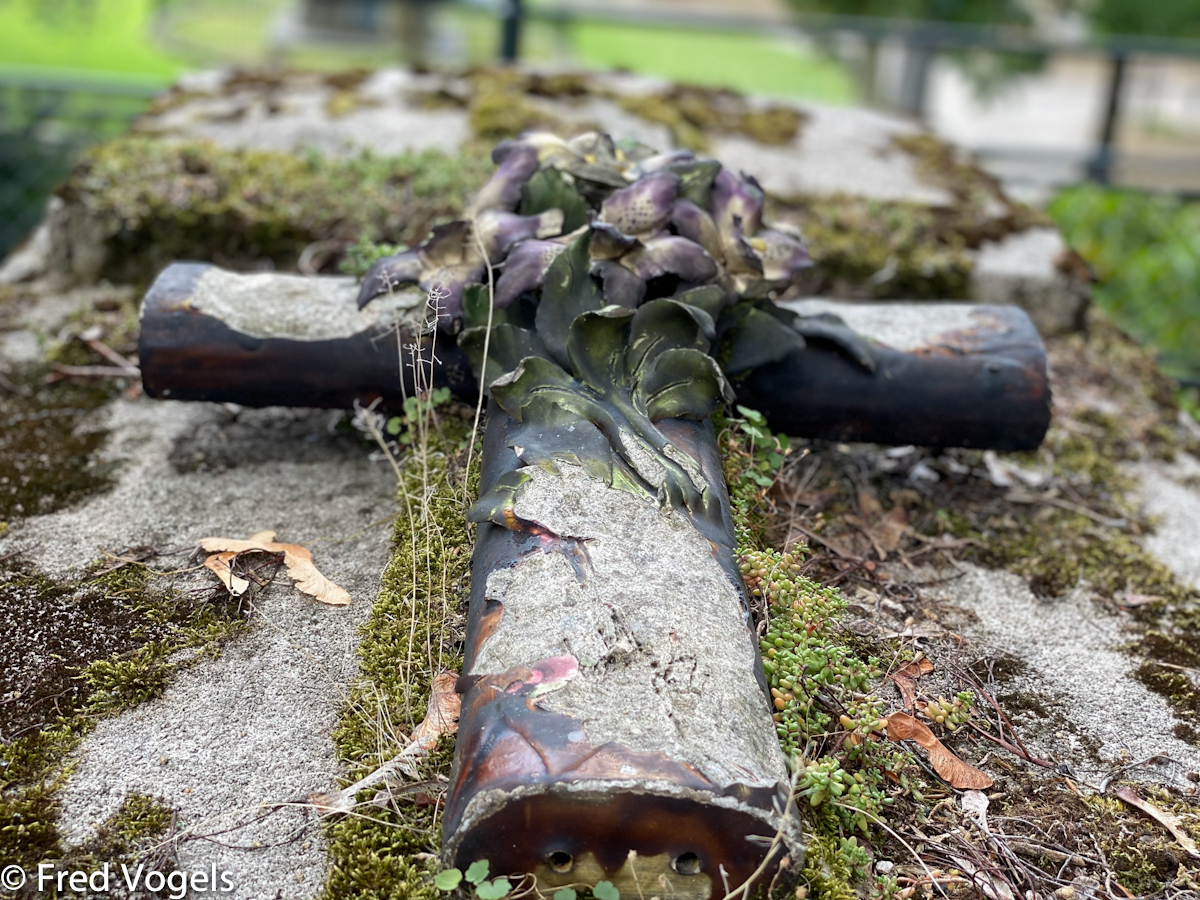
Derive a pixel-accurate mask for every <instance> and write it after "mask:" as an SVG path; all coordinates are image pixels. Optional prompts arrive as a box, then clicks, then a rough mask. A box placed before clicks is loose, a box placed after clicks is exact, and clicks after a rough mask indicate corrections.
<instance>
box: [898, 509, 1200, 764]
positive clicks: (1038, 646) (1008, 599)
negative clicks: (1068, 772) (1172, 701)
mask: <svg viewBox="0 0 1200 900" xmlns="http://www.w3.org/2000/svg"><path fill="white" fill-rule="evenodd" d="M1197 526H1200V517H1197V518H1196V519H1193V520H1192V529H1193V533H1194V531H1195V528H1196V527H1197ZM959 568H960V569H961V570H962V571H963V572H964V573H965V574H964V575H963V577H961V578H959V579H956V580H954V581H950V582H947V583H946V584H944V585H939V586H936V587H931V588H923V589H922V594H923V595H925V596H928V597H929V598H931V599H935V600H938V601H941V602H944V603H950V604H952V605H955V606H958V607H962V608H964V609H966V610H969V611H970V612H971V613H973V614H974V615H975V616H977V617H978V620H977V621H976V622H975V623H974V624H971V625H968V626H967V627H965V628H963V629H962V630H963V633H964V634H965V635H966V636H967V637H968V638H969V639H971V640H972V641H973V642H974V643H975V644H976V645H977V647H979V648H985V649H989V650H992V651H999V652H1002V653H1005V654H1008V655H1010V656H1012V657H1015V658H1016V659H1018V660H1020V662H1021V663H1022V664H1023V665H1019V666H1018V670H1017V671H1016V672H1015V673H1007V672H1006V674H1005V676H1004V677H1003V678H1002V679H999V681H1000V684H999V686H993V691H994V692H995V693H997V694H998V695H999V696H998V698H997V699H998V700H999V702H1000V704H1001V706H1002V707H1006V704H1005V698H1006V697H1010V696H1013V695H1018V696H1019V695H1030V696H1033V697H1036V698H1037V701H1038V702H1039V703H1040V704H1041V706H1042V708H1043V709H1044V710H1045V711H1046V714H1045V715H1044V716H1043V715H1041V714H1035V713H1033V712H1032V711H1028V710H1025V711H1020V705H1019V704H1008V705H1007V708H1008V709H1009V710H1010V711H1012V712H1011V717H1012V718H1013V720H1014V724H1015V725H1016V726H1017V729H1018V731H1019V733H1020V734H1021V736H1022V739H1023V740H1024V742H1025V744H1026V745H1027V746H1028V748H1029V750H1030V752H1032V753H1033V754H1034V755H1035V756H1039V757H1040V758H1042V759H1047V760H1052V761H1055V762H1066V763H1068V764H1069V765H1070V766H1071V768H1072V770H1073V771H1074V772H1075V773H1076V774H1077V775H1078V776H1079V777H1080V778H1082V779H1083V780H1084V782H1086V783H1089V784H1092V785H1099V784H1100V783H1101V782H1102V781H1103V780H1104V778H1105V776H1106V775H1108V774H1109V773H1110V772H1111V771H1112V770H1113V768H1114V767H1115V766H1117V765H1119V764H1121V763H1122V762H1128V761H1131V760H1144V759H1147V758H1149V757H1151V756H1154V755H1155V754H1160V753H1161V754H1166V755H1167V756H1170V757H1171V758H1172V759H1174V760H1175V761H1176V762H1178V763H1180V764H1181V765H1183V766H1185V767H1186V768H1187V769H1188V770H1190V771H1200V749H1198V748H1196V747H1195V746H1193V745H1191V744H1188V743H1186V742H1184V741H1181V740H1180V739H1179V738H1177V737H1175V735H1174V734H1173V733H1172V730H1173V729H1174V727H1175V726H1176V724H1177V720H1176V718H1175V716H1174V715H1173V714H1172V713H1171V710H1170V709H1169V708H1168V706H1167V704H1166V701H1165V700H1164V699H1163V698H1162V697H1160V696H1159V695H1158V694H1155V693H1153V692H1152V691H1150V690H1149V689H1147V688H1146V687H1144V686H1143V685H1142V684H1141V682H1139V681H1137V680H1136V679H1135V678H1134V677H1133V671H1134V669H1136V668H1137V666H1138V660H1136V659H1135V658H1134V657H1132V656H1130V655H1129V654H1128V653H1126V652H1123V650H1122V647H1123V646H1124V645H1125V644H1126V643H1127V642H1128V640H1129V637H1130V635H1129V634H1128V633H1127V632H1125V630H1124V628H1125V625H1126V619H1124V618H1122V617H1121V616H1120V615H1118V614H1114V613H1106V612H1104V611H1103V610H1102V609H1101V607H1100V605H1099V604H1097V603H1095V602H1094V601H1093V599H1092V598H1091V596H1090V593H1089V592H1088V591H1087V590H1086V589H1080V590H1076V591H1072V592H1071V593H1068V594H1065V595H1063V596H1061V597H1054V598H1051V599H1048V600H1045V599H1041V598H1039V597H1037V596H1035V595H1034V594H1033V592H1032V591H1030V589H1029V586H1028V585H1027V584H1026V582H1025V580H1024V579H1022V578H1021V577H1019V576H1017V575H1013V574H1012V573H1010V572H1002V571H995V570H989V569H983V568H980V567H978V566H974V565H969V564H961V563H960V564H959ZM1014 707H1016V710H1013V708H1014Z"/></svg>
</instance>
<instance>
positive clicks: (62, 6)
mask: <svg viewBox="0 0 1200 900" xmlns="http://www.w3.org/2000/svg"><path fill="white" fill-rule="evenodd" d="M154 5H155V2H154V0H92V2H91V3H89V4H86V5H81V4H76V3H63V2H46V0H7V2H3V3H0V65H3V66H21V67H25V66H51V67H55V68H69V69H90V70H97V69H98V70H103V71H105V72H110V73H120V74H125V75H141V76H149V77H152V78H155V79H157V80H161V81H163V82H168V81H170V80H171V79H172V78H173V77H174V76H176V75H177V74H179V72H181V71H182V70H183V65H182V63H181V61H180V60H178V59H175V58H173V57H172V56H171V55H170V54H168V53H165V52H163V51H162V50H160V49H159V48H157V47H155V46H154V44H153V43H152V42H151V40H150V37H149V23H150V17H151V12H152V10H153V7H154Z"/></svg>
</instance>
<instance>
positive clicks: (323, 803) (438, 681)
mask: <svg viewBox="0 0 1200 900" xmlns="http://www.w3.org/2000/svg"><path fill="white" fill-rule="evenodd" d="M457 684H458V675H456V674H455V673H454V672H441V673H439V674H437V675H435V676H433V685H432V690H431V692H430V695H429V709H427V710H426V711H425V718H424V719H422V720H421V724H420V725H418V726H417V727H416V728H414V729H413V732H412V735H410V737H411V740H410V741H409V743H408V746H406V747H405V748H404V749H403V750H401V751H400V752H399V753H397V754H396V755H395V756H393V757H392V758H391V759H390V760H388V761H387V762H386V763H384V764H383V765H382V766H380V767H379V768H378V769H376V770H375V771H374V772H372V773H371V774H370V775H368V776H366V777H365V778H361V779H359V780H358V781H356V782H354V784H352V785H350V786H349V787H345V788H342V789H341V790H340V791H334V792H332V793H322V794H311V795H309V798H308V802H309V803H311V804H312V805H313V806H315V807H316V808H317V811H318V812H320V813H321V814H322V815H329V814H330V813H348V812H351V811H353V809H354V798H355V796H357V794H358V792H359V791H362V790H365V789H366V788H369V787H373V786H374V785H377V784H380V783H381V782H385V781H387V780H388V779H389V778H390V777H391V776H392V774H393V773H394V772H396V771H397V770H400V771H402V772H403V773H404V774H406V775H408V776H410V777H415V775H416V771H417V769H416V761H417V760H418V759H420V758H421V757H423V756H426V755H428V753H429V751H431V750H432V749H433V748H434V747H436V746H437V742H438V738H440V737H441V736H442V735H443V734H454V733H455V732H456V731H458V717H459V713H460V712H461V709H462V697H460V696H459V694H458V692H457V691H456V690H455V685H457Z"/></svg>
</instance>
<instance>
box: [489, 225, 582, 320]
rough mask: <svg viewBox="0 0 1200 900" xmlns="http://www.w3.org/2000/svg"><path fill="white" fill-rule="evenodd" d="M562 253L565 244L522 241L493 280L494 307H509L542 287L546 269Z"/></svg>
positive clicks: (510, 253) (511, 252)
mask: <svg viewBox="0 0 1200 900" xmlns="http://www.w3.org/2000/svg"><path fill="white" fill-rule="evenodd" d="M565 249H566V245H565V244H559V243H556V242H554V241H538V240H532V241H521V242H520V243H519V244H517V245H515V246H514V247H513V248H512V250H511V251H510V252H509V254H508V259H507V260H505V262H504V271H503V272H501V274H500V277H499V278H498V279H496V305H497V306H499V307H501V308H503V307H506V306H509V305H510V304H511V303H512V302H513V301H514V300H516V299H517V297H519V296H520V295H521V294H523V293H525V291H532V290H534V289H535V288H539V287H541V285H542V279H544V278H545V277H546V269H548V268H550V263H552V262H554V259H555V257H557V256H558V254H560V253H562V252H563V250H565Z"/></svg>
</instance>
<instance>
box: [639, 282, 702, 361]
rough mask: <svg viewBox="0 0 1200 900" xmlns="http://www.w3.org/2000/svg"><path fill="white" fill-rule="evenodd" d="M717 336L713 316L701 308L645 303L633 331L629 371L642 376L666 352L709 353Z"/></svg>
mask: <svg viewBox="0 0 1200 900" xmlns="http://www.w3.org/2000/svg"><path fill="white" fill-rule="evenodd" d="M715 334H716V329H715V326H714V325H713V320H712V316H710V315H709V314H708V313H707V312H705V311H704V310H703V309H700V308H699V307H696V306H689V305H688V304H686V303H680V302H679V301H678V300H673V299H669V298H668V299H662V300H651V301H650V302H649V303H644V304H642V305H641V306H640V307H638V310H637V312H636V313H634V316H633V324H632V326H631V327H630V330H629V350H628V352H627V354H626V357H625V358H626V361H627V365H628V367H629V371H630V372H635V373H636V372H641V371H642V370H644V369H645V368H647V367H648V366H649V365H650V364H651V363H652V362H653V361H654V359H655V357H657V356H658V354H660V353H662V352H663V351H665V350H672V349H679V348H684V347H687V348H691V349H693V350H699V351H701V352H702V353H707V352H708V350H709V347H710V346H711V344H712V340H713V338H714V337H715Z"/></svg>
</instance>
